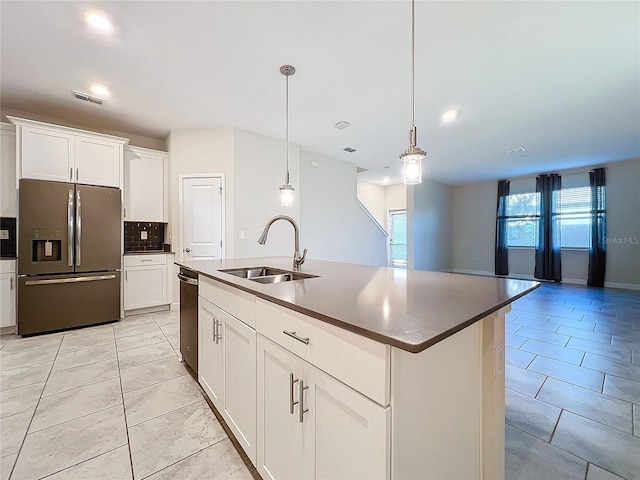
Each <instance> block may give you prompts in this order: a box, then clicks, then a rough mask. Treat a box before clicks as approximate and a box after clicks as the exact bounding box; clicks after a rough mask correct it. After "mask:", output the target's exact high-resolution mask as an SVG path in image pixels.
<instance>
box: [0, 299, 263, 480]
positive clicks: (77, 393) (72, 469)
mask: <svg viewBox="0 0 640 480" xmlns="http://www.w3.org/2000/svg"><path fill="white" fill-rule="evenodd" d="M179 337H180V329H179V317H178V312H175V311H171V312H170V311H166V312H161V313H154V314H149V315H139V316H135V317H127V318H126V319H125V320H122V321H120V322H118V323H114V324H108V325H101V326H96V327H91V328H85V329H80V330H72V331H68V332H63V333H54V334H49V335H41V336H37V337H30V338H20V337H17V336H15V335H4V336H2V337H0V480H5V479H8V478H11V479H14V480H19V479H39V478H47V479H52V480H62V479H68V480H84V479H87V480H88V479H91V480H94V479H112V480H120V479H131V478H135V479H142V478H148V479H153V480H158V479H176V478H185V479H187V478H193V479H199V478H207V479H213V478H219V479H251V478H252V477H251V474H250V473H249V471H248V470H247V468H246V467H245V465H244V463H243V462H242V459H241V458H240V457H239V455H238V453H237V452H236V450H235V449H234V447H233V445H232V444H231V442H230V441H229V439H228V438H227V435H226V434H225V431H224V430H223V429H222V426H221V425H220V424H219V422H218V421H217V420H216V418H215V416H214V415H213V413H212V412H211V410H210V408H209V406H208V405H207V403H206V401H205V400H204V397H203V393H202V391H201V390H200V389H199V387H198V385H197V383H196V382H195V380H193V378H192V377H191V376H190V375H189V374H188V373H187V371H186V370H185V368H184V367H183V366H182V364H181V363H180V361H179V359H178V356H177V353H176V350H179Z"/></svg>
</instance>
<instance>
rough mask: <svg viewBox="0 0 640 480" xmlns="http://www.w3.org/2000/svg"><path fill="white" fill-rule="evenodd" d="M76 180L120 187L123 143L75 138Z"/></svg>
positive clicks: (90, 183) (89, 183)
mask: <svg viewBox="0 0 640 480" xmlns="http://www.w3.org/2000/svg"><path fill="white" fill-rule="evenodd" d="M74 148H75V152H74V159H75V169H76V170H75V172H74V175H75V177H74V178H75V181H76V182H77V183H83V184H86V185H100V186H104V187H117V188H120V166H121V164H122V148H123V147H122V145H121V144H119V143H115V142H110V141H108V140H100V139H95V138H91V137H76V138H75V146H74Z"/></svg>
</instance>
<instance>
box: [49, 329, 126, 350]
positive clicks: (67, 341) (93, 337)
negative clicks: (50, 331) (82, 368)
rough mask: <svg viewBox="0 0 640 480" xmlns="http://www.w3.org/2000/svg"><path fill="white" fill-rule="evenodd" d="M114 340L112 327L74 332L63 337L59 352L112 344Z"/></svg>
mask: <svg viewBox="0 0 640 480" xmlns="http://www.w3.org/2000/svg"><path fill="white" fill-rule="evenodd" d="M74 333H75V332H74ZM114 342H115V337H114V336H113V328H109V329H103V330H99V331H97V332H91V333H90V334H89V333H88V334H86V335H82V332H81V333H75V334H74V335H70V336H65V337H64V339H63V340H62V345H60V353H61V354H62V353H69V352H75V351H76V350H83V349H85V348H91V347H97V346H99V345H108V344H113V343H114Z"/></svg>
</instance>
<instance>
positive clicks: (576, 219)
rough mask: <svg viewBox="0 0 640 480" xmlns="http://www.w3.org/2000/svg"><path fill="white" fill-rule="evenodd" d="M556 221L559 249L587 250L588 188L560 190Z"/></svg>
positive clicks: (589, 204) (588, 229) (589, 203)
mask: <svg viewBox="0 0 640 480" xmlns="http://www.w3.org/2000/svg"><path fill="white" fill-rule="evenodd" d="M557 204H558V207H559V208H558V217H559V218H558V219H559V220H560V222H559V223H560V247H561V248H589V242H590V238H591V237H590V232H591V230H590V229H591V214H590V212H591V189H590V187H588V186H587V187H575V188H564V189H562V190H560V199H559V202H558V203H557Z"/></svg>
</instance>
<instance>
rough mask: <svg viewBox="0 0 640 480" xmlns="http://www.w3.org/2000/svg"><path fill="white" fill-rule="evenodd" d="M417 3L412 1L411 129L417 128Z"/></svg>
mask: <svg viewBox="0 0 640 480" xmlns="http://www.w3.org/2000/svg"><path fill="white" fill-rule="evenodd" d="M415 18H416V2H415V0H411V128H412V129H413V128H414V127H415V123H416V120H415V93H414V92H415V79H414V77H415V73H414V63H415V43H416V40H415V36H416V20H415Z"/></svg>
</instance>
